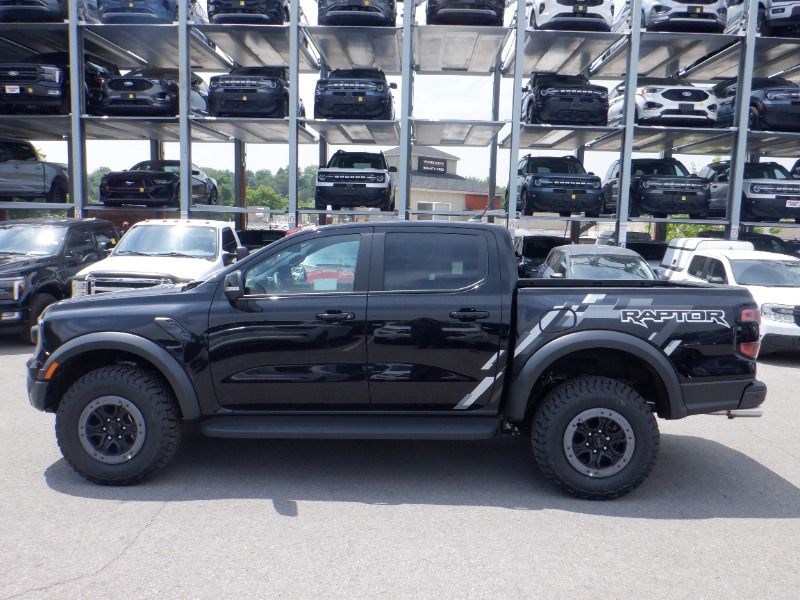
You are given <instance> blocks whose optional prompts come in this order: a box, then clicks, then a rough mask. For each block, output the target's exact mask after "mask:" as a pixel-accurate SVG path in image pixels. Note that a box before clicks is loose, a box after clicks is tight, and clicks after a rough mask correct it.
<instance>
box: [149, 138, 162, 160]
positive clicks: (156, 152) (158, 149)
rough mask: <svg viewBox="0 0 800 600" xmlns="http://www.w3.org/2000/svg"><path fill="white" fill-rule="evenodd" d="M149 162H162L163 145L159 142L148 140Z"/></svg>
mask: <svg viewBox="0 0 800 600" xmlns="http://www.w3.org/2000/svg"><path fill="white" fill-rule="evenodd" d="M150 160H164V143H163V142H162V141H161V140H150Z"/></svg>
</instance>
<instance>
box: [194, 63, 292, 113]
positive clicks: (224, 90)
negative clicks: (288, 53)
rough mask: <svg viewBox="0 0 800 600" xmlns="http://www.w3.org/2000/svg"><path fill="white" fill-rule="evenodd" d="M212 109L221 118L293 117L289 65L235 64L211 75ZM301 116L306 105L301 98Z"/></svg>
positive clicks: (210, 93)
mask: <svg viewBox="0 0 800 600" xmlns="http://www.w3.org/2000/svg"><path fill="white" fill-rule="evenodd" d="M208 108H209V111H210V112H211V114H212V115H215V116H218V117H239V116H255V117H274V118H278V119H282V118H283V117H287V116H289V79H288V69H287V68H286V67H235V68H234V69H233V70H232V71H231V72H230V73H228V74H227V75H218V76H216V77H212V78H211V83H210V86H209V89H208ZM300 116H301V117H304V116H305V108H304V107H303V102H302V100H301V101H300Z"/></svg>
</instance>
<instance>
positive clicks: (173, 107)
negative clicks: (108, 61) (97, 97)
mask: <svg viewBox="0 0 800 600" xmlns="http://www.w3.org/2000/svg"><path fill="white" fill-rule="evenodd" d="M191 77H192V82H191V98H190V100H189V106H190V108H191V110H192V111H193V112H196V113H200V114H204V113H206V112H208V86H207V85H206V83H205V82H204V81H203V80H202V79H200V77H198V76H197V75H195V74H194V73H192V75H191ZM107 89H108V94H107V95H106V97H105V98H104V99H103V108H102V112H103V114H106V115H133V116H137V115H161V116H175V115H177V114H178V94H179V88H178V69H162V68H158V67H142V68H141V69H134V70H133V71H130V72H129V73H127V74H126V75H124V76H122V77H115V78H113V79H112V80H111V81H109V82H108V84H107Z"/></svg>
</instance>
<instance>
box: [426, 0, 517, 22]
mask: <svg viewBox="0 0 800 600" xmlns="http://www.w3.org/2000/svg"><path fill="white" fill-rule="evenodd" d="M504 9H505V6H504V4H502V3H500V2H493V1H492V0H428V7H427V9H426V14H427V21H428V23H429V24H435V23H443V24H452V25H472V24H475V25H483V24H488V25H494V24H496V23H498V22H499V23H500V24H501V25H502V24H503V14H504Z"/></svg>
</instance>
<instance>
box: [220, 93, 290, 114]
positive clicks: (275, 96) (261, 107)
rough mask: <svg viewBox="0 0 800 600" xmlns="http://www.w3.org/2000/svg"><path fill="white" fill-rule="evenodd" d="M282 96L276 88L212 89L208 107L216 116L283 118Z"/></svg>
mask: <svg viewBox="0 0 800 600" xmlns="http://www.w3.org/2000/svg"><path fill="white" fill-rule="evenodd" d="M284 98H285V97H284V94H283V91H282V90H279V89H277V88H267V87H262V88H242V89H236V88H224V87H215V88H212V89H211V91H210V92H209V94H208V105H209V110H210V112H211V114H212V115H216V116H232V117H236V116H239V115H242V116H260V117H273V118H283V117H285V116H287V115H285V114H283V113H284V110H283V109H284V107H283V102H284Z"/></svg>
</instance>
